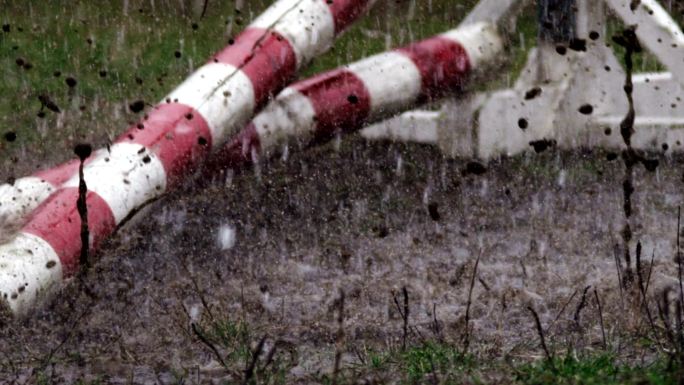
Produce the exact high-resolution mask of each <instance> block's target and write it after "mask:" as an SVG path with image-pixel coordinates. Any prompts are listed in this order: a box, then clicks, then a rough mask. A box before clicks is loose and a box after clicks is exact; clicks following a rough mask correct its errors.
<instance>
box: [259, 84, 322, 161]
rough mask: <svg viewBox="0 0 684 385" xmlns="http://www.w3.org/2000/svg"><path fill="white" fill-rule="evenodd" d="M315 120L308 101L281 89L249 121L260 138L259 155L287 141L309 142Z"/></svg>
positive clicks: (292, 91) (303, 97) (314, 114)
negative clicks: (274, 97) (291, 139)
mask: <svg viewBox="0 0 684 385" xmlns="http://www.w3.org/2000/svg"><path fill="white" fill-rule="evenodd" d="M315 116H316V111H315V110H314V107H313V105H312V104H311V101H310V100H309V98H307V97H306V96H304V95H302V94H301V93H300V92H299V91H297V90H295V89H293V88H289V87H288V88H286V89H284V90H283V92H281V93H280V94H279V95H278V97H277V98H276V99H275V100H274V101H273V102H271V103H269V105H268V106H266V108H265V109H264V111H263V112H261V113H260V114H259V115H257V116H256V118H254V120H253V121H252V122H253V123H254V125H255V126H256V130H257V133H258V134H259V140H260V144H261V151H262V152H263V153H264V154H268V153H269V152H270V150H272V149H274V148H276V147H278V146H279V145H283V144H286V143H287V142H288V140H289V139H290V138H299V139H302V140H306V139H308V138H310V137H311V133H312V132H313V131H314V127H315V122H314V117H315Z"/></svg>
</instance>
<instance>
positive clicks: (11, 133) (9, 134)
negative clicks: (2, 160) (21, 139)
mask: <svg viewBox="0 0 684 385" xmlns="http://www.w3.org/2000/svg"><path fill="white" fill-rule="evenodd" d="M5 140H6V141H8V142H10V143H12V142H14V141H15V140H17V133H16V132H14V131H9V132H6V133H5Z"/></svg>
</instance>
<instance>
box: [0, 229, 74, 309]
mask: <svg viewBox="0 0 684 385" xmlns="http://www.w3.org/2000/svg"><path fill="white" fill-rule="evenodd" d="M48 266H51V267H49V268H48ZM61 282H62V264H61V262H60V260H59V257H58V256H57V253H55V251H54V250H53V249H52V247H51V246H50V245H49V244H48V243H47V242H46V241H44V240H43V239H41V238H40V237H37V236H35V235H31V234H26V233H19V234H18V235H17V236H16V237H15V238H14V239H13V240H12V241H11V242H9V243H6V244H4V245H0V303H4V304H6V305H7V306H8V307H9V308H10V310H11V311H12V312H13V313H14V314H15V315H24V314H26V313H27V312H28V311H29V310H30V309H31V308H32V307H33V306H34V305H35V304H36V303H37V302H40V301H41V300H44V299H45V298H46V297H47V296H48V295H49V294H50V293H51V292H52V291H54V290H55V289H56V288H57V287H58V286H59V284H60V283H61Z"/></svg>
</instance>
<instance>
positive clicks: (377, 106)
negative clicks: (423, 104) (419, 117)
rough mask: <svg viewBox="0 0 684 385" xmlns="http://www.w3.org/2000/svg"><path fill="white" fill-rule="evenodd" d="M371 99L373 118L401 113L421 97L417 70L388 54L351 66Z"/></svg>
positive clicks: (404, 59) (408, 61)
mask: <svg viewBox="0 0 684 385" xmlns="http://www.w3.org/2000/svg"><path fill="white" fill-rule="evenodd" d="M349 70H350V71H351V72H353V73H354V74H355V75H356V76H357V77H358V78H360V79H361V81H362V82H363V84H364V85H365V86H366V89H367V90H368V93H369V94H370V99H371V118H373V117H376V116H380V115H387V114H391V113H394V112H398V111H401V110H402V109H403V108H406V107H408V106H410V105H411V104H412V103H413V102H415V100H416V99H417V98H418V95H420V89H421V84H422V81H421V76H420V71H419V70H418V67H416V65H415V64H414V63H413V61H412V60H411V59H410V58H408V57H407V56H406V55H403V54H401V53H398V52H385V53H382V54H379V55H375V56H371V57H369V58H368V59H365V60H361V61H358V62H356V63H352V64H350V65H349Z"/></svg>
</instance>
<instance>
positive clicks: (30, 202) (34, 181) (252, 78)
mask: <svg viewBox="0 0 684 385" xmlns="http://www.w3.org/2000/svg"><path fill="white" fill-rule="evenodd" d="M375 1H376V0H334V1H327V0H326V1H322V0H319V1H311V0H298V1H294V0H293V1H280V2H278V3H276V4H275V5H274V6H273V7H271V8H270V9H269V10H267V11H266V13H264V14H263V15H262V16H261V17H260V18H259V19H257V20H255V21H254V22H253V23H252V24H251V25H250V26H249V27H248V28H247V29H246V30H245V31H244V32H243V33H242V34H241V35H240V36H238V38H237V39H235V41H234V43H232V44H231V45H230V46H228V47H227V48H226V49H224V50H223V51H221V52H219V53H218V54H217V55H215V56H214V57H213V62H214V63H216V65H214V66H210V65H209V64H211V63H209V64H208V65H207V66H205V67H209V68H201V69H200V71H197V72H196V73H195V74H194V75H193V77H191V78H190V79H188V80H187V81H186V83H185V84H189V83H192V84H193V85H194V86H196V90H197V91H196V92H195V93H194V94H193V93H192V91H191V88H190V87H186V88H184V89H182V90H180V87H179V90H177V91H178V92H181V94H172V95H169V96H168V97H167V98H166V100H171V102H172V103H171V104H174V105H173V106H165V107H164V108H161V106H157V108H156V110H159V109H162V110H163V111H153V112H152V114H153V115H154V116H151V117H150V118H155V119H157V120H154V121H150V122H147V123H145V122H141V123H140V124H142V125H143V126H140V124H138V125H136V128H138V127H143V128H142V129H144V126H145V125H147V126H154V125H155V122H156V125H157V126H158V125H160V124H161V125H164V124H166V125H168V124H170V123H169V122H171V121H173V120H174V119H175V118H178V117H179V116H181V115H186V114H187V113H188V111H189V110H188V111H186V110H187V108H184V107H199V105H200V104H201V105H203V107H204V109H203V111H202V112H204V113H205V114H206V115H207V119H208V120H207V121H205V122H204V123H205V125H210V126H211V127H213V128H209V127H203V129H210V131H212V132H211V133H212V134H213V135H214V136H216V133H215V132H214V131H216V130H219V131H222V130H223V128H221V127H224V126H225V127H232V126H235V124H236V122H237V121H240V120H245V117H244V116H246V115H251V114H252V112H253V111H255V110H259V109H260V108H261V107H262V106H263V104H264V103H265V102H266V101H267V100H268V99H269V97H270V96H272V94H273V92H277V91H279V90H280V89H282V87H284V86H285V85H287V83H289V80H291V78H292V77H293V75H294V74H295V72H296V68H300V67H301V65H302V64H305V63H307V62H309V61H310V60H311V59H312V58H313V57H315V56H317V55H319V54H321V53H323V52H324V51H326V50H327V49H328V48H329V46H330V45H331V43H332V40H333V37H334V36H336V35H338V34H339V33H341V32H342V31H344V30H345V29H346V28H347V27H348V26H349V25H351V24H352V23H353V22H354V21H355V20H356V19H357V18H358V17H359V16H361V15H362V14H363V13H364V12H365V11H366V10H368V8H370V6H371V5H372V4H373V3H374V2H375ZM324 3H325V4H324ZM299 10H302V11H304V12H303V13H301V14H295V13H299ZM288 11H289V14H288V16H286V17H285V18H283V19H282V20H279V18H280V17H281V16H282V15H284V14H285V13H286V12H288ZM307 22H308V23H309V24H311V28H310V29H307V28H306V25H307ZM231 65H232V66H233V67H236V68H239V69H240V70H242V71H241V73H239V74H236V75H235V77H236V78H237V79H235V80H234V81H233V82H232V83H231V84H232V86H233V87H238V88H244V87H240V84H241V83H240V81H241V82H242V85H243V86H244V85H245V84H247V83H249V85H247V86H245V87H246V89H248V90H251V91H248V93H249V92H252V93H253V98H252V99H253V101H250V100H249V99H250V98H249V97H246V96H248V95H245V97H244V99H245V100H246V101H243V102H241V101H240V100H238V101H237V102H236V101H235V100H236V98H235V97H232V94H230V90H229V89H224V90H222V91H221V93H219V94H215V93H214V95H212V98H213V100H209V99H212V98H207V100H201V99H202V98H205V97H207V96H208V95H206V94H208V93H213V92H214V88H216V87H220V85H219V83H220V82H221V80H222V79H221V77H223V76H225V74H226V73H231V72H233V71H234V70H235V68H232V67H229V66H231ZM226 67H228V68H226ZM243 67H244V68H243ZM235 72H237V71H235ZM212 82H216V84H211V83H212ZM202 87H208V88H206V89H205V88H202ZM228 88H229V87H228ZM202 90H204V91H202ZM226 92H228V96H227V97H225V98H224V100H223V101H224V102H225V105H226V108H224V106H223V105H221V103H220V101H221V97H222V94H225V93H226ZM184 97H187V99H184ZM176 99H178V103H176V102H174V101H175V100H176ZM237 99H240V98H239V97H238V98H237ZM166 100H165V101H166ZM193 102H194V103H195V105H193ZM205 102H207V105H204V104H205ZM163 103H164V101H163V102H162V104H163ZM228 103H230V107H228ZM216 110H220V111H218V112H217V111H216ZM235 111H239V112H238V113H235ZM160 114H161V115H164V116H163V117H161V119H165V120H166V123H160V122H159V119H160V117H159V115H160ZM222 117H223V118H222ZM148 120H149V118H148ZM199 124H202V123H199ZM226 124H227V125H226ZM138 131H139V130H136V129H130V130H129V132H128V133H127V134H126V135H123V136H121V137H119V139H118V140H117V141H119V142H131V141H133V142H136V141H134V140H132V139H130V138H129V135H133V137H137V138H138V140H137V142H140V143H143V142H147V143H149V142H150V140H155V137H154V136H155V135H157V134H159V132H158V131H159V130H157V131H154V132H152V133H150V132H149V131H153V130H148V132H147V133H146V134H143V133H138ZM205 131H206V130H205ZM204 134H205V135H204V138H205V139H206V140H209V139H210V135H208V134H207V132H205V133H204ZM218 134H219V135H218V136H219V137H221V134H223V132H219V133H218ZM186 139H192V138H190V137H186ZM213 139H214V141H215V139H216V138H213ZM176 141H177V140H176ZM186 147H187V143H186ZM200 152H203V151H200ZM78 165H79V162H78V160H73V161H70V162H67V163H64V164H61V165H59V166H56V167H53V168H50V169H46V170H43V171H40V172H37V173H35V174H34V175H32V176H28V177H24V178H20V179H17V180H16V181H14V183H12V184H3V185H0V232H2V231H3V230H4V231H10V230H11V229H12V228H17V227H20V226H21V225H22V224H23V221H24V220H25V218H26V216H27V215H28V214H29V213H31V212H32V211H33V210H34V209H35V208H36V207H38V206H39V205H40V204H41V203H42V202H43V201H45V200H46V199H47V198H48V197H49V196H50V195H51V194H52V193H53V192H54V191H55V190H57V189H58V188H59V186H61V185H62V184H63V183H65V182H66V181H68V180H69V179H70V178H72V177H73V176H74V175H76V173H77V171H78ZM0 239H2V237H0Z"/></svg>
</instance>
